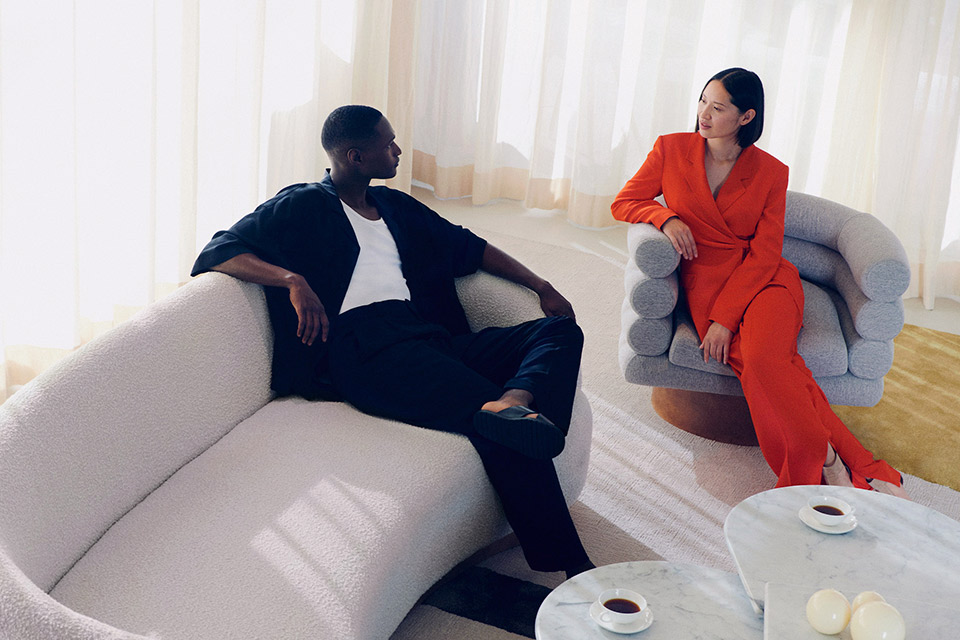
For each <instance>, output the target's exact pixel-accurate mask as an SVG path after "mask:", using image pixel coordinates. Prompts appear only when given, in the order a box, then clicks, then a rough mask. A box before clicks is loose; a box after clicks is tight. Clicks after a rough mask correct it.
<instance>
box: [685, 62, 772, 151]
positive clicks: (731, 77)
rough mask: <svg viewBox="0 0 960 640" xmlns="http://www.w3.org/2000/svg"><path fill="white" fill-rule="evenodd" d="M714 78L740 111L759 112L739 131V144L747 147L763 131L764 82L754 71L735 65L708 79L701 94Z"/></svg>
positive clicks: (741, 146) (698, 122)
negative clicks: (751, 110)
mask: <svg viewBox="0 0 960 640" xmlns="http://www.w3.org/2000/svg"><path fill="white" fill-rule="evenodd" d="M714 80H719V81H720V83H721V84H722V85H723V88H724V89H726V90H727V93H729V94H730V100H731V101H732V102H733V105H734V106H735V107H736V108H737V109H739V110H740V113H744V112H746V111H749V110H750V109H753V110H754V112H756V114H757V115H755V116H754V117H753V120H751V121H750V122H748V123H747V124H745V125H743V126H742V127H740V131H738V132H737V144H739V145H740V148H741V149H746V148H747V147H749V146H750V145H752V144H753V143H754V142H756V141H757V140H758V139H759V138H760V134H761V133H763V83H762V82H760V77H759V76H758V75H757V74H755V73H754V72H753V71H747V70H746V69H741V68H739V67H734V68H733V69H725V70H723V71H721V72H720V73H718V74H716V75H715V76H713V77H712V78H710V79H709V80H707V84H705V85H703V90H701V91H700V95H701V96H703V92H704V91H705V90H706V89H707V85H708V84H710V83H711V82H713V81H714ZM694 130H695V131H699V130H700V120H699V119H698V120H697V128H696V129H694Z"/></svg>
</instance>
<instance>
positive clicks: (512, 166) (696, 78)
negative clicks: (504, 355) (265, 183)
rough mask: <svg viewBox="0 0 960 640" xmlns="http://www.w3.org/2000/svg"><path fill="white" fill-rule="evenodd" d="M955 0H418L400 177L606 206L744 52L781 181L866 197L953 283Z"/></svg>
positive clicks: (861, 201) (921, 283) (935, 289)
mask: <svg viewBox="0 0 960 640" xmlns="http://www.w3.org/2000/svg"><path fill="white" fill-rule="evenodd" d="M958 10H960V0H674V1H672V2H665V1H661V0H648V1H643V0H619V1H617V0H603V1H599V0H595V1H589V0H511V1H508V0H504V1H502V2H495V1H489V0H487V1H485V0H462V1H461V2H456V3H454V2H444V1H443V0H422V2H421V21H420V25H421V29H420V45H419V57H418V67H417V71H418V76H417V83H416V89H415V91H416V101H417V115H416V121H415V124H416V130H415V135H414V144H415V152H414V153H415V157H414V161H415V164H414V177H415V178H416V179H419V180H422V181H424V182H426V183H428V184H430V185H433V186H434V188H435V189H436V193H437V195H439V196H440V197H461V196H467V195H469V196H472V198H473V201H474V202H475V203H478V204H482V203H484V202H488V201H489V200H491V199H493V198H498V197H507V198H516V199H520V200H523V201H524V203H525V204H526V205H527V206H530V207H538V208H544V209H554V208H557V209H565V210H566V212H567V216H568V218H569V220H570V221H571V222H573V223H576V224H580V225H584V226H606V225H609V224H611V223H612V220H611V219H610V215H609V209H608V207H609V204H610V202H611V201H612V199H613V196H614V195H615V194H616V192H617V191H618V190H619V188H620V186H622V185H623V183H624V182H625V181H626V180H627V179H628V178H629V177H630V176H631V175H632V174H633V173H634V172H635V171H636V169H637V168H638V167H639V165H640V164H641V163H642V162H643V159H644V158H645V157H646V154H647V152H648V151H649V149H650V148H651V147H652V146H653V142H654V140H655V139H656V137H657V135H660V134H662V133H669V132H673V131H681V130H691V129H692V127H693V124H694V117H695V108H696V101H697V98H698V97H699V92H700V90H701V88H702V87H703V85H704V83H705V82H706V80H707V79H708V78H709V77H710V76H712V75H713V74H714V73H716V72H717V71H720V70H721V69H724V68H727V67H732V66H742V67H746V68H748V69H752V70H754V71H756V72H757V73H758V74H759V75H760V77H761V78H762V79H763V81H764V86H765V89H766V123H765V129H764V134H763V137H762V138H761V139H760V141H759V143H758V144H759V146H761V147H762V148H764V149H766V150H768V151H770V152H771V153H773V154H774V155H775V156H777V157H778V158H780V159H781V160H783V161H784V162H786V163H787V164H788V165H789V166H790V170H791V175H790V178H791V179H790V188H791V189H794V190H797V191H803V192H807V193H811V194H815V195H822V196H824V197H827V198H831V199H834V200H837V201H839V202H841V203H844V204H847V205H849V206H852V207H855V208H858V209H861V210H865V211H869V212H871V213H873V214H875V215H877V216H878V217H879V218H881V219H882V220H883V221H884V222H885V223H886V224H887V225H889V226H890V227H891V228H893V229H894V231H895V232H896V233H897V234H898V235H899V236H900V238H901V239H902V240H903V242H904V244H905V245H906V247H907V251H908V254H909V257H910V260H911V263H912V265H913V269H914V278H913V285H912V287H911V290H910V291H909V292H908V295H910V296H917V295H922V296H923V299H924V302H925V304H926V305H927V306H928V307H932V305H933V301H934V297H935V296H954V297H956V296H960V179H958V178H960V161H958V159H957V155H958V152H960V151H958V144H957V142H958V130H957V128H958V122H960V18H958Z"/></svg>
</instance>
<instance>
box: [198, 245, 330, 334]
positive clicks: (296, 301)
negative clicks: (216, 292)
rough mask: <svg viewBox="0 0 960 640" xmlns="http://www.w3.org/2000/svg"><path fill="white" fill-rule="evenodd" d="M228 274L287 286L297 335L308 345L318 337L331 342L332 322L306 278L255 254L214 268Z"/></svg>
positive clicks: (253, 280) (243, 278)
mask: <svg viewBox="0 0 960 640" xmlns="http://www.w3.org/2000/svg"><path fill="white" fill-rule="evenodd" d="M211 270H212V271H219V272H221V273H225V274H227V275H230V276H233V277H234V278H239V279H240V280H245V281H246V282H253V283H256V284H262V285H266V286H269V287H286V289H287V290H288V291H289V292H290V304H292V305H293V308H294V310H296V312H297V318H298V322H297V337H298V338H300V339H301V340H302V341H303V344H305V345H308V346H309V345H312V344H313V342H314V340H316V339H317V336H318V335H319V336H320V340H322V341H323V342H326V341H327V333H328V332H329V330H330V321H329V320H327V312H326V310H325V309H324V308H323V303H322V302H320V298H319V297H317V294H316V293H314V291H313V289H311V288H310V285H309V284H307V280H306V278H304V277H303V276H301V275H299V274H296V273H294V272H292V271H289V270H287V269H282V268H280V267H278V266H276V265H273V264H270V263H269V262H264V261H263V260H261V259H260V258H258V257H257V256H256V255H254V254H253V253H241V254H238V255H235V256H234V257H232V258H230V259H229V260H226V261H224V262H221V263H220V264H218V265H217V266H215V267H213V268H212V269H211Z"/></svg>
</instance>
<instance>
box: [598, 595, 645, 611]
mask: <svg viewBox="0 0 960 640" xmlns="http://www.w3.org/2000/svg"><path fill="white" fill-rule="evenodd" d="M603 606H605V607H606V608H607V609H610V611H616V612H617V613H636V612H637V611H640V605H638V604H637V603H636V602H634V601H633V600H627V599H626V598H612V599H610V600H607V601H606V602H604V603H603Z"/></svg>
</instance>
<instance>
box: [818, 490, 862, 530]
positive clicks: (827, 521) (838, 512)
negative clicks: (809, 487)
mask: <svg viewBox="0 0 960 640" xmlns="http://www.w3.org/2000/svg"><path fill="white" fill-rule="evenodd" d="M807 504H808V505H809V506H810V509H812V510H813V517H814V518H816V519H817V522H819V523H820V524H824V525H827V526H828V527H835V526H837V525H841V524H846V523H847V522H849V521H850V519H851V518H853V512H854V508H853V506H852V505H851V504H849V503H847V502H845V501H843V500H841V499H840V498H835V497H833V496H814V497H812V498H810V500H808V501H807Z"/></svg>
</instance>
